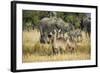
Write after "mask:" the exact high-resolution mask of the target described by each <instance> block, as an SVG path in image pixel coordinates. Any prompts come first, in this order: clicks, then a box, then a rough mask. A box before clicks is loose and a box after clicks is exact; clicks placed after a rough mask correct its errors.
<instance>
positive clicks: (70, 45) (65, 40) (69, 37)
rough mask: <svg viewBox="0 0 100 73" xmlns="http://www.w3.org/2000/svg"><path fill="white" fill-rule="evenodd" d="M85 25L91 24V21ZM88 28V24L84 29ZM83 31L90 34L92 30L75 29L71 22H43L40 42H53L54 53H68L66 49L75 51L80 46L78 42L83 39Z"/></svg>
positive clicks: (71, 51)
mask: <svg viewBox="0 0 100 73" xmlns="http://www.w3.org/2000/svg"><path fill="white" fill-rule="evenodd" d="M58 21H59V20H58ZM85 25H90V22H87V23H85ZM86 28H87V26H86V27H84V29H86ZM88 28H89V27H88ZM83 31H84V32H86V33H87V34H90V31H89V32H88V31H87V30H86V31H85V30H82V29H79V28H77V29H75V27H74V26H73V25H72V24H69V23H65V24H63V23H60V24H48V23H41V25H40V43H42V44H51V45H52V51H53V54H59V53H60V54H61V53H66V50H69V52H70V53H73V52H75V50H76V49H77V48H78V46H77V43H78V42H81V41H82V40H83V39H82V38H83V35H82V32H83Z"/></svg>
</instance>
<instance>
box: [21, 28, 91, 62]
mask: <svg viewBox="0 0 100 73" xmlns="http://www.w3.org/2000/svg"><path fill="white" fill-rule="evenodd" d="M39 38H40V32H39V31H38V30H36V29H35V30H31V31H29V32H28V31H23V56H22V61H23V63H26V62H27V63H28V62H29V63H30V62H42V61H62V60H87V59H90V57H91V56H90V55H91V52H90V51H91V49H90V40H89V39H87V38H85V36H84V38H83V41H82V42H81V43H77V45H78V48H77V49H75V52H74V53H69V52H67V53H64V54H58V55H49V54H51V53H52V47H51V45H48V44H45V45H44V44H41V43H39Z"/></svg>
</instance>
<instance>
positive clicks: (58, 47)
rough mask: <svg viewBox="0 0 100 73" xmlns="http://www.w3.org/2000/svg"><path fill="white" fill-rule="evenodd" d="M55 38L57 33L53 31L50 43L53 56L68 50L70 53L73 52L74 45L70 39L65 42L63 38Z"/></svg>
mask: <svg viewBox="0 0 100 73" xmlns="http://www.w3.org/2000/svg"><path fill="white" fill-rule="evenodd" d="M56 36H57V31H56V30H54V35H53V42H52V48H53V52H54V54H58V53H65V52H66V51H67V50H69V51H70V52H71V53H72V52H73V51H74V50H75V48H76V43H75V42H73V41H71V40H70V38H68V39H67V40H65V39H64V38H57V37H56Z"/></svg>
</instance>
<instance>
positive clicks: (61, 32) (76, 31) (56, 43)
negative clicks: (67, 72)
mask: <svg viewBox="0 0 100 73" xmlns="http://www.w3.org/2000/svg"><path fill="white" fill-rule="evenodd" d="M90 35H91V14H89V13H72V12H50V11H33V10H23V49H22V50H23V51H22V54H23V60H22V61H23V62H24V63H26V62H42V61H61V60H87V59H90V57H91V40H90V39H91V36H90Z"/></svg>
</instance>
